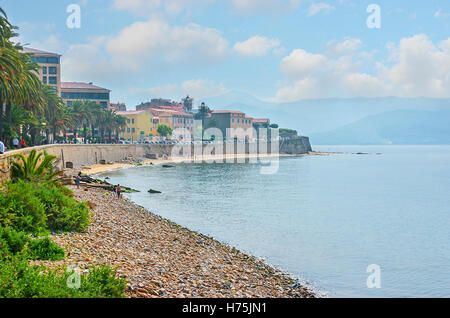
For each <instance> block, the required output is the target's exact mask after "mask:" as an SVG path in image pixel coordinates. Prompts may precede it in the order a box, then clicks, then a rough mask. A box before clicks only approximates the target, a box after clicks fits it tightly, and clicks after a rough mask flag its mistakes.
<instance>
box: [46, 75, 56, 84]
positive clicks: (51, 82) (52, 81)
mask: <svg viewBox="0 0 450 318" xmlns="http://www.w3.org/2000/svg"><path fill="white" fill-rule="evenodd" d="M57 81H58V79H57V78H56V76H50V77H49V78H48V83H49V84H56V83H57Z"/></svg>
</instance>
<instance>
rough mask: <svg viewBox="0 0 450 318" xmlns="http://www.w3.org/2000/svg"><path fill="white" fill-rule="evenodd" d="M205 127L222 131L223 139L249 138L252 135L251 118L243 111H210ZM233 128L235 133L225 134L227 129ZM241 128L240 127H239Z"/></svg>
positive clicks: (251, 137) (252, 137)
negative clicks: (233, 134)
mask: <svg viewBox="0 0 450 318" xmlns="http://www.w3.org/2000/svg"><path fill="white" fill-rule="evenodd" d="M205 125H206V126H207V127H215V128H218V129H220V130H221V131H222V134H223V139H229V138H230V139H235V138H237V139H239V140H246V139H247V140H251V139H254V138H255V136H253V129H252V128H253V118H251V117H248V116H246V114H245V113H243V112H240V111H232V110H215V111H212V112H211V114H210V116H209V117H208V118H207V120H206V124H205ZM230 128H234V129H235V132H236V135H235V136H227V130H228V129H230ZM239 128H241V129H239Z"/></svg>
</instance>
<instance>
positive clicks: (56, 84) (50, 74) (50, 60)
mask: <svg viewBox="0 0 450 318" xmlns="http://www.w3.org/2000/svg"><path fill="white" fill-rule="evenodd" d="M23 53H27V54H30V55H31V60H32V61H34V62H36V63H37V64H38V65H39V66H40V67H41V69H40V70H39V73H38V76H39V78H40V79H41V81H42V84H45V85H49V86H51V87H53V88H54V89H55V91H56V92H57V93H58V96H61V55H59V54H56V53H51V52H45V51H41V50H36V49H32V48H28V47H25V48H23Z"/></svg>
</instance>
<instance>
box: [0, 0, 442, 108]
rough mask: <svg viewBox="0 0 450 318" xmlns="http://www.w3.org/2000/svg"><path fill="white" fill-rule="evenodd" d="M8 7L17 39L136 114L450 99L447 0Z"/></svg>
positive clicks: (54, 1) (156, 0) (60, 1)
mask: <svg viewBox="0 0 450 318" xmlns="http://www.w3.org/2000/svg"><path fill="white" fill-rule="evenodd" d="M71 4H76V5H78V6H79V8H80V27H79V28H76V27H75V28H69V27H68V24H67V20H68V18H70V17H71V14H72V12H67V8H68V6H70V5H71ZM371 5H376V8H379V10H380V11H379V12H380V14H379V16H377V15H376V13H377V12H376V11H371V10H369V11H370V12H368V7H369V6H371ZM0 7H2V8H3V9H4V10H5V11H6V13H7V15H8V17H9V20H10V21H11V22H12V23H13V24H14V25H17V26H19V28H20V30H19V33H20V36H19V38H18V39H17V41H20V42H21V43H22V44H27V46H30V47H33V48H36V49H40V50H47V51H51V52H55V53H59V54H61V55H62V80H63V81H81V82H93V83H94V84H96V85H99V86H102V87H105V88H108V89H111V90H112V93H111V101H112V102H125V103H126V104H127V106H128V107H129V108H130V109H133V108H134V106H135V105H137V104H139V103H141V102H144V101H148V100H150V99H151V98H156V97H162V98H170V99H174V100H180V99H181V98H182V97H183V96H185V95H187V94H189V95H191V96H193V97H194V98H195V100H196V103H199V102H201V100H202V99H204V98H208V97H211V96H218V95H221V94H225V93H228V92H231V91H239V92H245V93H248V94H251V95H253V96H255V97H257V98H259V99H261V100H264V101H270V102H277V103H282V102H294V101H298V100H302V99H322V98H335V97H341V98H350V97H384V96H396V97H435V98H448V97H450V1H447V0H429V1H422V0H395V1H393V0H383V1H381V0H380V1H375V0H371V1H360V0H359V1H357V0H317V1H316V0H81V1H75V0H69V1H66V0H40V1H29V0H0ZM372 7H373V6H372ZM369 8H371V7H369ZM378 17H379V18H380V19H378ZM69 20H70V21H73V20H72V19H69ZM374 26H378V27H374Z"/></svg>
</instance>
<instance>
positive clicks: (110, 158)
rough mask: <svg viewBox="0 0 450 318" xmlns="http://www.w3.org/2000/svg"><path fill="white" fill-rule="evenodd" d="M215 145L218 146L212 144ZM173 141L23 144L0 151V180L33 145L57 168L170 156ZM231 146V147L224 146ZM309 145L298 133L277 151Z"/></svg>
mask: <svg viewBox="0 0 450 318" xmlns="http://www.w3.org/2000/svg"><path fill="white" fill-rule="evenodd" d="M215 146H216V147H220V146H217V145H215ZM173 147H174V145H161V144H150V145H146V144H143V145H141V144H140V145H104V144H92V145H68V144H55V145H44V146H38V147H33V148H25V149H19V150H14V151H9V152H7V153H6V154H4V155H0V181H1V180H4V179H7V178H8V177H9V166H10V162H11V160H12V159H13V156H14V155H15V154H17V153H22V154H24V155H27V154H29V153H30V151H31V150H33V149H36V150H37V151H38V152H40V151H44V150H45V151H47V152H48V153H49V154H52V155H55V156H56V157H57V158H58V161H57V162H56V165H57V167H58V168H59V169H67V168H68V169H71V168H73V169H80V168H82V167H83V166H90V165H95V164H106V163H109V162H118V161H122V160H124V159H127V158H134V159H138V158H149V159H156V158H161V157H171V156H172V152H173ZM184 147H185V148H184V149H182V150H180V154H179V155H180V156H182V155H183V151H184V155H190V156H194V155H195V153H196V151H199V149H198V147H202V145H186V146H184ZM228 147H231V148H230V149H227V148H228ZM271 148H272V145H271V144H270V143H268V144H267V147H260V145H258V146H257V147H256V145H255V144H244V143H242V144H224V145H223V149H222V151H223V152H222V153H230V150H231V153H234V154H249V153H255V152H256V153H268V154H271V153H272V151H271ZM218 150H219V151H220V148H216V150H213V146H212V144H210V145H205V146H203V150H202V151H203V153H205V154H217V153H218ZM311 151H312V149H311V145H310V143H309V138H308V137H300V138H298V139H292V140H287V141H281V142H280V153H281V154H290V155H301V154H307V153H309V152H311Z"/></svg>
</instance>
